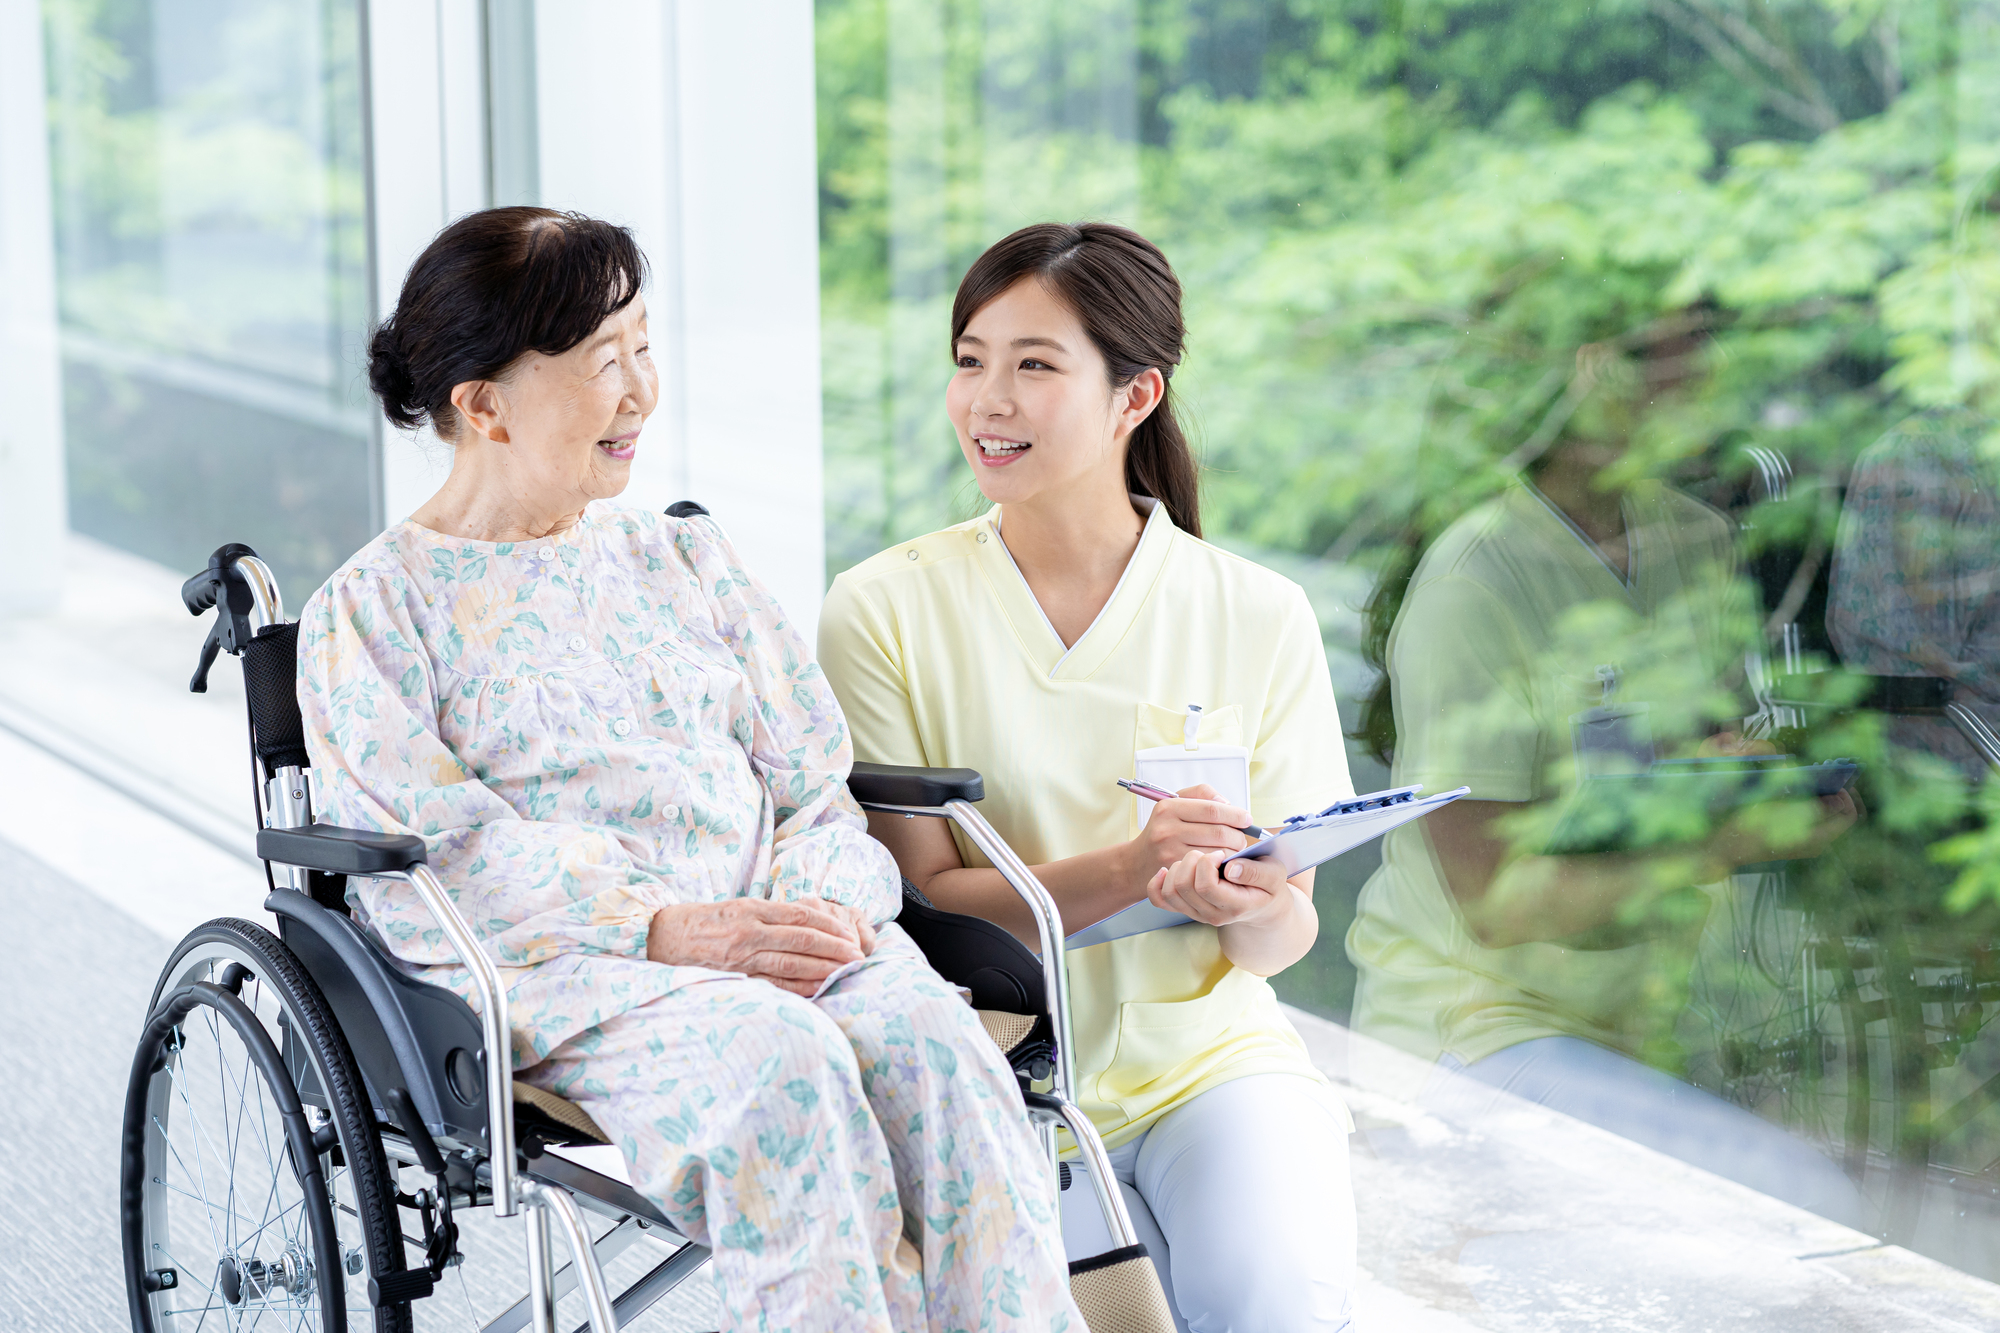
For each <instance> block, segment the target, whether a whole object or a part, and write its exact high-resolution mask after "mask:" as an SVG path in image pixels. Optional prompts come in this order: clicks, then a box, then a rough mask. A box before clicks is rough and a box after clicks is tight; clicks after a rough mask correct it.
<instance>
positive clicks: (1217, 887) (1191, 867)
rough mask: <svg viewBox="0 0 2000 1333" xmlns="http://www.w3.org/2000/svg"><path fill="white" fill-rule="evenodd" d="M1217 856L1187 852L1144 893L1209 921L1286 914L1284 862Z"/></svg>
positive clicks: (1261, 920)
mask: <svg viewBox="0 0 2000 1333" xmlns="http://www.w3.org/2000/svg"><path fill="white" fill-rule="evenodd" d="M1162 804H1165V803H1164V802H1162ZM1239 836H1240V835H1239ZM1221 859H1222V858H1221V857H1220V856H1217V855H1215V854H1214V853H1213V852H1189V853H1188V854H1187V855H1185V856H1183V857H1182V858H1181V859H1180V860H1178V861H1176V862H1175V863H1174V864H1173V865H1171V866H1163V867H1161V869H1159V870H1158V871H1156V872H1155V873H1154V875H1153V878H1152V881H1151V882H1150V883H1149V884H1147V885H1146V897H1147V899H1148V900H1149V901H1151V902H1152V904H1153V905H1154V906H1155V907H1164V908H1166V909H1167V910H1168V911H1170V912H1181V913H1184V914H1185V915H1187V916H1191V917H1193V918H1194V919H1195V920H1197V921H1201V922H1205V923H1206V924H1208V925H1211V926H1229V925H1236V924H1238V923H1243V924H1251V923H1255V924H1266V923H1271V924H1275V923H1277V922H1280V921H1282V920H1284V919H1285V918H1287V917H1289V916H1290V915H1291V913H1292V911H1293V910H1294V907H1295V904H1294V902H1293V894H1292V886H1291V884H1290V883H1289V882H1288V881H1287V880H1286V879H1285V867H1284V866H1283V864H1281V863H1280V862H1279V861H1277V860H1276V859H1274V858H1272V857H1268V856H1261V857H1258V858H1257V859H1256V860H1254V861H1231V862H1230V863H1229V864H1228V865H1227V866H1222V865H1219V864H1218V862H1220V861H1221Z"/></svg>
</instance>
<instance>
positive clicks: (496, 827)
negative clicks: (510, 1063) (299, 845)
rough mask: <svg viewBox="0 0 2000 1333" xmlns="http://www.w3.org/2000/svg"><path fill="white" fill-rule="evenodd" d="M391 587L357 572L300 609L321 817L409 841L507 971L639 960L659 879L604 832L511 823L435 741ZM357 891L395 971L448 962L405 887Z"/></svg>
mask: <svg viewBox="0 0 2000 1333" xmlns="http://www.w3.org/2000/svg"><path fill="white" fill-rule="evenodd" d="M409 600H410V599H409V594H408V592H407V589H406V588H405V587H403V586H402V580H401V579H400V578H398V577H396V576H393V575H386V574H381V573H376V572H370V571H356V572H355V573H353V574H350V575H349V576H347V577H344V578H339V579H336V580H335V581H334V582H333V583H331V584H329V585H327V587H325V588H323V589H321V590H320V591H319V592H318V593H317V594H315V595H314V597H313V599H312V601H311V602H310V603H309V604H308V605H307V607H306V611H305V615H304V616H303V617H302V620H303V624H302V626H301V633H300V664H299V687H298V689H299V710H300V712H301V713H302V714H303V716H304V719H305V731H306V748H307V751H308V753H309V754H310V756H311V758H312V764H313V769H314V772H315V773H316V774H317V776H318V782H319V801H320V815H321V818H322V819H323V820H325V821H327V822H331V823H335V824H340V825H344V826H347V827H349V828H363V829H370V830H373V831H375V832H380V833H413V834H415V835H417V836H418V837H420V838H422V839H423V840H424V845H425V847H426V849H427V851H428V853H429V861H430V867H431V870H432V871H433V873H435V874H436V875H437V877H438V879H439V880H440V881H441V882H442V883H443V884H444V886H445V889H446V890H447V891H448V892H449V893H450V894H451V895H452V898H453V899H454V901H455V902H456V903H457V905H458V909H459V912H460V913H461V915H463V916H464V917H465V919H466V921H467V922H468V923H469V924H470V925H471V927H472V929H473V932H474V933H475V934H477V935H478V936H480V937H481V938H482V939H483V940H484V941H485V943H486V945H487V947H488V948H489V949H490V950H491V952H492V953H493V956H494V957H495V959H496V960H497V961H499V962H501V963H503V964H506V965H509V966H526V965H529V964H533V963H540V962H544V961H547V960H549V959H551V958H555V957H558V956H561V955H565V954H572V955H574V954H584V955H591V954H595V955H617V956H623V957H628V958H643V957H644V956H645V952H646V932H647V928H648V926H649V925H650V924H651V921H652V917H653V913H654V910H655V909H656V908H657V907H658V906H660V905H661V904H663V903H664V902H665V901H668V898H669V895H668V894H667V892H666V885H665V884H664V883H663V882H662V881H661V880H659V879H658V878H657V877H656V875H655V874H653V873H650V872H648V871H642V870H640V869H639V868H638V867H637V866H635V864H634V862H633V857H632V854H631V852H630V850H629V849H628V848H626V847H625V846H624V845H623V844H622V843H621V842H620V841H619V840H618V838H617V836H616V833H615V831H614V830H611V829H607V828H604V827H601V826H599V827H592V826H586V825H582V824H569V823H559V822H550V821H543V820H534V819H524V818H522V817H521V815H520V814H519V813H518V812H517V811H516V810H515V809H514V808H513V807H512V806H511V805H509V804H508V803H507V802H506V801H505V800H503V799H502V798H501V797H500V795H499V794H498V793H496V792H494V791H493V790H492V789H491V788H489V787H488V786H487V785H486V784H485V783H484V782H482V781H481V780H480V778H479V775H478V774H477V773H475V772H473V771H472V770H471V769H470V768H469V767H468V766H467V765H466V764H465V763H464V762H463V761H461V760H460V758H459V756H458V755H457V754H456V753H454V752H453V750H452V748H451V747H450V746H449V745H448V744H446V742H445V741H444V740H443V739H442V738H441V736H440V733H439V727H438V713H439V707H440V700H439V681H438V679H437V676H436V669H435V664H434V663H433V662H432V660H431V656H430V654H429V653H428V652H426V651H425V649H424V646H423V637H422V635H421V634H420V633H419V631H418V626H417V623H416V618H415V616H414V615H413V613H412V608H411V606H410V604H409ZM365 884H366V887H365V888H362V889H357V890H356V896H357V897H358V898H359V899H360V903H359V905H360V907H361V908H362V910H363V912H364V913H365V915H366V917H367V921H368V924H369V925H371V926H372V927H373V928H374V929H375V931H376V932H377V933H378V934H379V935H380V936H381V937H382V938H383V939H384V940H385V941H386V942H387V943H388V944H389V946H390V948H391V949H392V950H393V951H394V952H395V954H396V956H397V957H399V958H401V959H402V960H404V961H405V962H407V963H411V964H415V965H419V966H430V965H438V964H452V963H456V962H457V961H458V959H457V958H456V956H455V954H454V953H453V951H452V948H451V945H450V943H449V941H447V940H446V939H445V938H444V934H443V931H442V930H441V929H440V928H439V927H438V925H437V923H436V922H435V920H434V919H433V918H432V916H431V914H430V912H429V911H428V909H426V908H425V907H424V905H423V903H422V901H421V900H420V899H418V898H417V897H416V895H415V894H414V893H413V892H412V891H410V890H409V889H408V888H407V886H405V885H401V884H397V883H393V882H389V881H366V882H365Z"/></svg>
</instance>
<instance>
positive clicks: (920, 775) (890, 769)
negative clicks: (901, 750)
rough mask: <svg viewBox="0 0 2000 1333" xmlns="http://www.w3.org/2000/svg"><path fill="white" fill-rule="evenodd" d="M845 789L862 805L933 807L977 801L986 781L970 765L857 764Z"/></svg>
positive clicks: (983, 793) (984, 791)
mask: <svg viewBox="0 0 2000 1333" xmlns="http://www.w3.org/2000/svg"><path fill="white" fill-rule="evenodd" d="M847 789H848V790H849V791H851V792H853V793H854V799H855V800H857V801H859V802H861V803H862V804H863V805H917V806H929V807H932V808H935V807H937V806H940V805H943V804H944V803H945V802H946V801H979V800H984V799H985V797H986V780H985V779H984V778H982V777H980V776H979V774H978V773H977V772H975V771H974V770H972V769H970V768H906V767H904V766H903V765H901V764H856V765H855V766H854V771H853V772H851V773H849V774H848V775H847Z"/></svg>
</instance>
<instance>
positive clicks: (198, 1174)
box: [153, 1036, 229, 1253]
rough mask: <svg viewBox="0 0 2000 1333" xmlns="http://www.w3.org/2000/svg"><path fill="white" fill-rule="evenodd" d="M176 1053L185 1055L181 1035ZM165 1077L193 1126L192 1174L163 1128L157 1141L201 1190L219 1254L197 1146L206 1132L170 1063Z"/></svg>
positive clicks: (205, 1173)
mask: <svg viewBox="0 0 2000 1333" xmlns="http://www.w3.org/2000/svg"><path fill="white" fill-rule="evenodd" d="M180 1053H181V1055H183V1056H185V1055H186V1054H187V1042H186V1038H185V1036H183V1038H182V1042H181V1052H180ZM167 1077H168V1079H169V1080H170V1082H171V1083H172V1085H173V1089H174V1091H175V1092H177V1093H179V1094H180V1099H181V1106H182V1107H183V1108H184V1109H185V1110H186V1111H187V1118H188V1121H189V1123H191V1124H192V1125H193V1126H194V1132H195V1137H196V1139H197V1142H194V1143H190V1144H189V1145H188V1151H190V1152H192V1153H193V1154H194V1164H195V1170H192V1171H190V1170H188V1166H187V1159H186V1158H184V1157H182V1156H181V1153H180V1149H179V1148H176V1147H174V1140H173V1136H172V1135H171V1134H169V1133H167V1128H166V1126H165V1125H160V1136H161V1138H163V1139H165V1140H166V1144H167V1147H168V1148H169V1149H171V1150H172V1151H173V1154H174V1160H175V1161H177V1162H179V1163H180V1164H181V1171H182V1173H183V1174H185V1175H186V1176H187V1178H188V1183H189V1184H191V1185H193V1186H194V1187H195V1188H196V1189H198V1190H200V1191H201V1201H202V1203H203V1205H204V1206H205V1207H206V1208H207V1210H208V1212H209V1214H210V1217H209V1224H208V1230H209V1239H210V1240H212V1241H214V1242H215V1248H216V1252H217V1253H221V1252H222V1251H223V1250H226V1249H228V1248H229V1247H228V1246H227V1245H225V1244H224V1243H223V1240H222V1237H221V1236H220V1235H218V1234H216V1231H215V1220H214V1217H213V1213H214V1209H215V1205H214V1204H213V1203H210V1202H209V1198H208V1166H207V1163H206V1160H205V1159H204V1158H203V1156H202V1151H201V1144H202V1143H203V1142H206V1141H207V1139H208V1131H207V1130H206V1129H204V1128H203V1127H202V1123H201V1116H200V1115H199V1114H198V1113H196V1111H195V1109H194V1102H193V1101H192V1100H191V1099H190V1098H189V1097H188V1094H187V1085H186V1083H185V1082H184V1081H183V1080H182V1079H181V1078H180V1077H179V1071H178V1070H177V1069H176V1068H175V1067H174V1064H172V1063H169V1064H168V1065H167ZM153 1123H154V1124H156V1125H159V1124H160V1122H159V1120H158V1119H157V1118H155V1119H154V1121H153Z"/></svg>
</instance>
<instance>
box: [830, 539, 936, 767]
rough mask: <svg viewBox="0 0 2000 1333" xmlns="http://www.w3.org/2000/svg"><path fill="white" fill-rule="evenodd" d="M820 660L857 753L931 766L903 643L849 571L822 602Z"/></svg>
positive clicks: (885, 761) (884, 761)
mask: <svg viewBox="0 0 2000 1333" xmlns="http://www.w3.org/2000/svg"><path fill="white" fill-rule="evenodd" d="M819 661H820V666H821V667H823V668H824V669H825V671H826V678H827V680H828V681H829V682H830V683H831V684H832V686H833V692H834V693H835V694H836V695H838V696H839V698H840V707H841V711H842V712H843V713H844V714H846V716H847V722H848V725H849V726H850V727H851V728H852V729H853V733H854V754H855V757H856V758H858V759H863V760H866V761H867V762H868V763H871V764H906V765H909V766H911V767H914V768H927V767H929V766H930V762H931V761H930V758H929V756H928V755H926V754H925V753H924V746H923V741H922V740H921V739H920V738H919V737H918V735H917V715H916V712H915V710H914V709H913V708H912V707H911V704H910V685H909V681H908V679H907V678H905V676H904V675H903V646H902V644H901V643H900V642H899V641H898V640H897V637H896V634H895V631H894V629H893V628H892V627H891V625H890V623H889V618H888V617H887V616H886V615H884V614H883V613H882V610H881V608H880V607H878V606H877V605H876V604H875V603H874V601H873V600H871V599H870V598H869V596H868V594H867V593H866V592H864V591H863V590H862V589H860V588H858V587H856V586H855V585H854V583H853V581H852V580H851V579H849V578H848V577H847V576H845V575H842V576H841V577H839V578H836V579H835V580H834V581H833V587H832V588H831V589H829V590H828V592H827V594H826V605H824V606H823V607H821V608H820V613H819Z"/></svg>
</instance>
